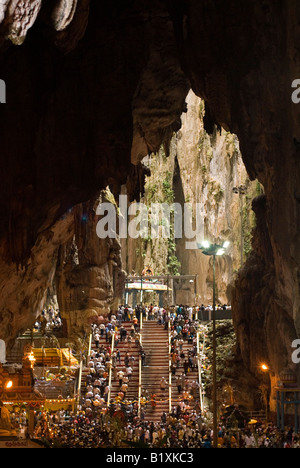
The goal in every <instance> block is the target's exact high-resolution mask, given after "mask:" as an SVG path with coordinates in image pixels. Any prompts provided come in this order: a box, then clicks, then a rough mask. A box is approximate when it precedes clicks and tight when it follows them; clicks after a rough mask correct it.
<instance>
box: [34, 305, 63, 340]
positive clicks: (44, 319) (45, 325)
mask: <svg viewBox="0 0 300 468" xmlns="http://www.w3.org/2000/svg"><path fill="white" fill-rule="evenodd" d="M62 325H63V322H62V318H61V314H60V310H59V309H58V308H57V307H54V306H53V305H49V306H48V307H45V308H44V309H43V310H42V312H41V314H40V316H39V317H38V318H37V320H36V321H35V324H34V328H35V329H36V330H38V331H39V332H41V333H42V334H45V333H49V332H53V331H55V330H60V329H61V328H62Z"/></svg>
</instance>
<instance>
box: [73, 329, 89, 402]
mask: <svg viewBox="0 0 300 468" xmlns="http://www.w3.org/2000/svg"><path fill="white" fill-rule="evenodd" d="M92 337H93V334H92V333H90V336H89V346H88V352H87V357H86V360H87V361H88V359H89V357H90V355H91V349H92ZM82 369H83V358H82V357H81V359H80V364H79V373H78V385H77V402H76V406H78V405H79V401H80V397H81V381H82Z"/></svg>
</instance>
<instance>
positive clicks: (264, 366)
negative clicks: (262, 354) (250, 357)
mask: <svg viewBox="0 0 300 468" xmlns="http://www.w3.org/2000/svg"><path fill="white" fill-rule="evenodd" d="M261 369H262V370H263V371H268V370H269V368H268V366H267V365H266V364H262V365H261Z"/></svg>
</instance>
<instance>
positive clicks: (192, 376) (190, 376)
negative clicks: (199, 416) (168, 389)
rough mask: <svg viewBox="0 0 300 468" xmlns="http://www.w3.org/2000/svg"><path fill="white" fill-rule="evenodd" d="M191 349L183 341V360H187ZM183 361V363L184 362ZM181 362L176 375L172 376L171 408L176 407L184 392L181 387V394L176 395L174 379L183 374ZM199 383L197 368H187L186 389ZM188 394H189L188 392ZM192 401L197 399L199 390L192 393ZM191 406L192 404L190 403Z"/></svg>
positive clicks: (186, 342)
mask: <svg viewBox="0 0 300 468" xmlns="http://www.w3.org/2000/svg"><path fill="white" fill-rule="evenodd" d="M192 348H193V345H192V344H190V343H188V341H184V343H183V346H182V350H183V352H184V355H185V359H186V360H188V356H189V353H188V352H189V350H190V349H192ZM185 359H184V360H183V361H185ZM183 361H182V362H181V363H180V366H179V367H178V368H177V370H176V375H175V376H172V406H177V405H178V403H179V401H180V400H181V399H182V393H183V392H184V387H182V392H181V394H180V393H178V389H177V384H176V377H180V376H182V374H184V366H183ZM193 381H195V382H197V383H198V382H199V377H198V366H197V365H196V366H194V367H193V368H189V371H188V372H187V373H186V374H185V382H186V387H187V389H188V390H190V388H191V384H192V382H193ZM189 393H190V392H189ZM193 393H194V401H195V400H197V399H198V398H199V388H198V387H197V391H194V392H193ZM192 404H193V403H192Z"/></svg>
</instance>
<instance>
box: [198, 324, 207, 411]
mask: <svg viewBox="0 0 300 468" xmlns="http://www.w3.org/2000/svg"><path fill="white" fill-rule="evenodd" d="M204 346H205V334H204V338H203V343H202V350H200V331H199V330H197V364H198V380H199V400H200V408H201V413H202V414H203V410H204V402H203V387H202V372H201V369H202V359H203V351H204Z"/></svg>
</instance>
